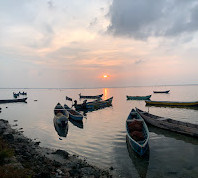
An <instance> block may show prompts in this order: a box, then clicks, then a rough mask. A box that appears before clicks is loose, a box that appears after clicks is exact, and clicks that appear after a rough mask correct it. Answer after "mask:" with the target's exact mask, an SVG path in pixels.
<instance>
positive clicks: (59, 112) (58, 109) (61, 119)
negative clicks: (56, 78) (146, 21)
mask: <svg viewBox="0 0 198 178" xmlns="http://www.w3.org/2000/svg"><path fill="white" fill-rule="evenodd" d="M68 118H69V113H68V111H67V110H66V109H65V108H64V107H63V106H62V105H61V104H60V103H58V104H57V105H56V106H55V108H54V122H56V123H57V124H58V125H60V126H66V125H67V124H68Z"/></svg>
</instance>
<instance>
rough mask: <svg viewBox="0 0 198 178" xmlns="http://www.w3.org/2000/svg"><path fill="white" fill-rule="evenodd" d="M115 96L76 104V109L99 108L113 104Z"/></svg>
mask: <svg viewBox="0 0 198 178" xmlns="http://www.w3.org/2000/svg"><path fill="white" fill-rule="evenodd" d="M112 100H113V97H111V98H108V99H106V100H94V101H92V102H84V103H82V104H75V105H74V107H75V109H76V110H97V109H101V108H104V107H108V106H111V105H112Z"/></svg>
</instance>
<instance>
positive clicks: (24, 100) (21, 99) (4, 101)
mask: <svg viewBox="0 0 198 178" xmlns="http://www.w3.org/2000/svg"><path fill="white" fill-rule="evenodd" d="M26 100H27V98H18V99H5V100H0V103H17V102H26Z"/></svg>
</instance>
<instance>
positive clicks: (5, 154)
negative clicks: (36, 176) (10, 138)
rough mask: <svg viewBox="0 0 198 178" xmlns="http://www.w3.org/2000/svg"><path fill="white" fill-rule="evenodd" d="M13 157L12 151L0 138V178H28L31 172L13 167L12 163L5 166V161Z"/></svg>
mask: <svg viewBox="0 0 198 178" xmlns="http://www.w3.org/2000/svg"><path fill="white" fill-rule="evenodd" d="M13 156H14V150H13V149H12V148H10V147H9V145H8V144H7V143H6V142H5V141H4V140H3V139H2V138H1V137H0V177H1V178H9V177H15V178H29V177H32V176H31V173H30V172H31V171H30V170H28V169H23V168H19V167H17V166H15V165H14V164H12V163H9V164H5V163H6V161H5V160H6V159H9V158H11V157H13Z"/></svg>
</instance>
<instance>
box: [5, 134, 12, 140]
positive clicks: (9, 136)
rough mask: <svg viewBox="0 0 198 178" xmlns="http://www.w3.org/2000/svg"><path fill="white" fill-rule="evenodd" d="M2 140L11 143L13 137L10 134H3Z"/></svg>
mask: <svg viewBox="0 0 198 178" xmlns="http://www.w3.org/2000/svg"><path fill="white" fill-rule="evenodd" d="M3 139H5V140H9V141H13V140H14V136H13V135H12V134H3Z"/></svg>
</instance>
